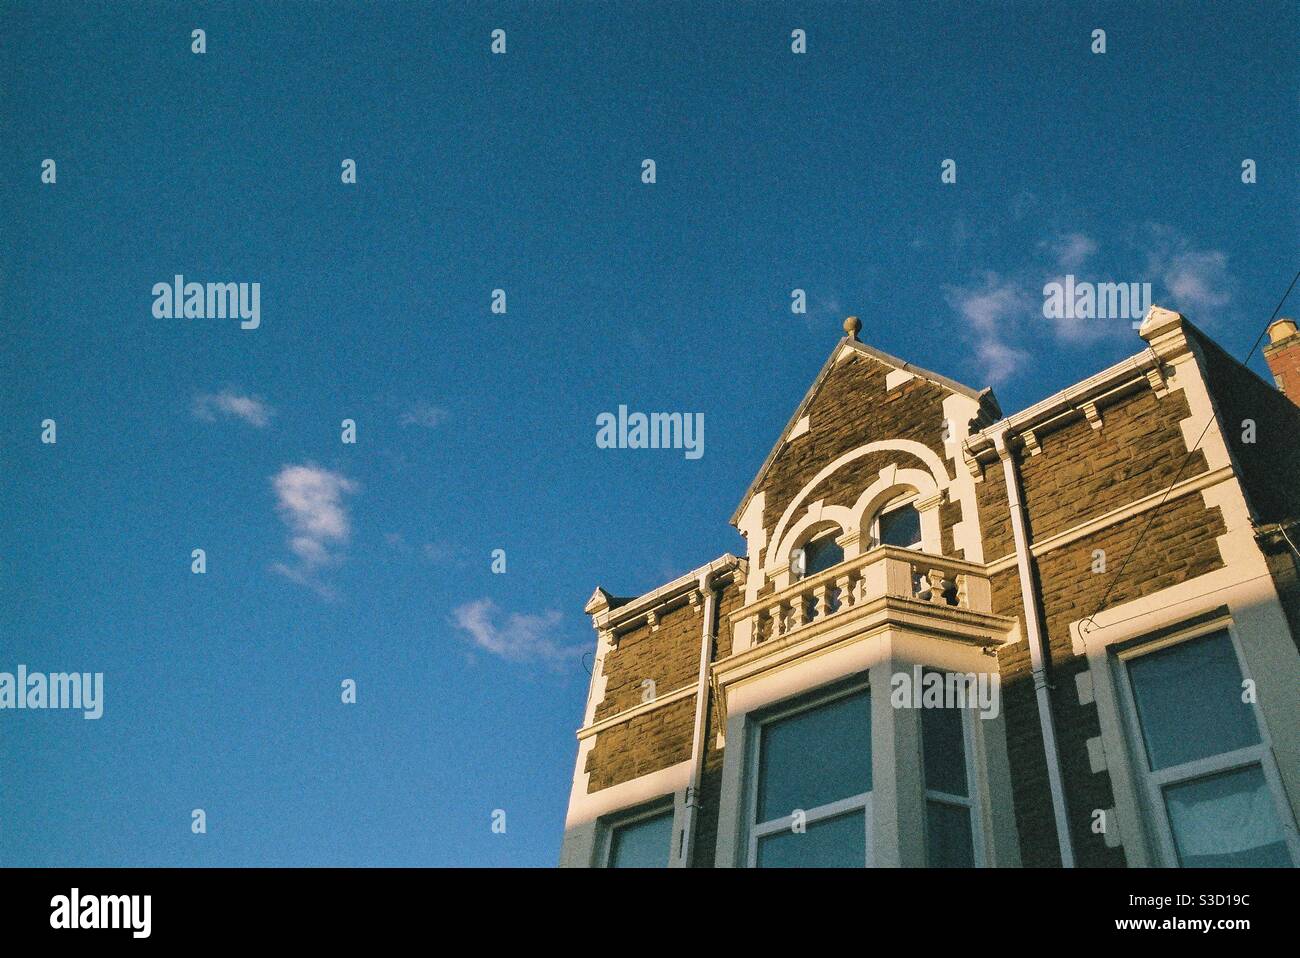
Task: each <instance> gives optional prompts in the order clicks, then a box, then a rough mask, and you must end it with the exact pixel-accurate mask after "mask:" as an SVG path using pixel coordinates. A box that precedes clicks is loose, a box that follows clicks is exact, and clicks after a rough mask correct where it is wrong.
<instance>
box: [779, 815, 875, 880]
mask: <svg viewBox="0 0 1300 958" xmlns="http://www.w3.org/2000/svg"><path fill="white" fill-rule="evenodd" d="M866 864H867V816H866V813H865V812H864V811H863V810H862V809H860V808H859V809H855V810H854V811H852V812H848V813H847V814H844V815H837V816H835V817H834V818H826V819H823V820H822V821H820V822H813V823H811V824H810V825H808V827H807V830H806V831H805V832H804V833H803V834H798V833H796V832H792V831H780V832H775V833H773V834H771V835H765V836H763V837H762V838H760V839H759V840H758V867H759V868H863V867H865V866H866Z"/></svg>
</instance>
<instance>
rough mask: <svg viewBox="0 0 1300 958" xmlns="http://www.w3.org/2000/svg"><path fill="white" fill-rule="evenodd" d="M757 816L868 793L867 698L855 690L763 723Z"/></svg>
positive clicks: (762, 818)
mask: <svg viewBox="0 0 1300 958" xmlns="http://www.w3.org/2000/svg"><path fill="white" fill-rule="evenodd" d="M761 734H762V739H761V743H760V755H759V763H758V818H757V819H756V820H757V821H759V822H768V821H771V820H773V819H776V818H782V817H784V816H786V815H791V814H793V813H794V811H795V809H797V808H801V809H803V810H804V811H810V810H812V809H815V808H820V807H821V806H822V805H828V804H830V803H831V802H837V801H839V800H840V799H844V798H851V797H853V796H854V795H860V794H862V793H863V792H869V791H871V696H870V694H869V693H868V692H865V691H863V692H855V693H854V694H852V695H846V696H844V697H842V698H838V699H833V700H832V701H830V702H826V703H825V704H823V705H818V706H815V707H813V708H810V709H808V710H807V711H805V712H799V713H798V714H796V715H791V716H790V717H789V718H784V719H778V720H777V721H774V722H769V723H767V724H765V725H764V726H763V731H762V733H761Z"/></svg>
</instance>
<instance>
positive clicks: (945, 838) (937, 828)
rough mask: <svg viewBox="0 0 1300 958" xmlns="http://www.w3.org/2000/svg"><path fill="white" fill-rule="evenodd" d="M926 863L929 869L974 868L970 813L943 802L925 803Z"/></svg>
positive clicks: (967, 810)
mask: <svg viewBox="0 0 1300 958" xmlns="http://www.w3.org/2000/svg"><path fill="white" fill-rule="evenodd" d="M925 816H926V822H925V835H926V846H927V848H926V863H927V864H928V865H929V866H930V867H931V868H974V867H975V842H974V839H973V836H972V835H971V829H970V809H969V808H967V807H966V806H965V805H949V804H948V803H946V802H936V801H929V802H926V803H925Z"/></svg>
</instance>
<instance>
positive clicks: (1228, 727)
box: [1128, 632, 1259, 771]
mask: <svg viewBox="0 0 1300 958" xmlns="http://www.w3.org/2000/svg"><path fill="white" fill-rule="evenodd" d="M1128 672H1129V676H1130V677H1131V678H1132V681H1133V697H1134V699H1136V701H1137V710H1138V718H1139V720H1140V721H1141V724H1142V737H1143V739H1144V740H1145V741H1146V747H1147V759H1148V761H1150V763H1151V770H1152V771H1159V770H1160V769H1162V768H1169V767H1171V766H1174V765H1181V764H1183V763H1184V762H1190V761H1193V760H1195V759H1198V758H1208V757H1209V756H1211V755H1221V754H1223V753H1224V752H1231V751H1232V750H1234V749H1238V748H1242V747H1243V746H1246V745H1255V744H1257V743H1258V742H1259V726H1258V725H1256V723H1255V716H1254V714H1253V712H1252V706H1251V705H1249V704H1247V703H1245V702H1242V700H1241V691H1242V690H1241V669H1240V668H1239V667H1238V666H1237V656H1236V654H1235V653H1234V652H1233V648H1232V639H1231V638H1230V637H1229V636H1228V633H1227V632H1216V633H1214V634H1213V635H1207V636H1206V637H1205V638H1203V639H1194V640H1192V641H1191V642H1180V643H1179V644H1178V645H1171V646H1169V647H1168V648H1164V649H1161V650H1160V651H1159V652H1152V653H1150V654H1149V655H1143V656H1141V657H1139V658H1136V659H1133V660H1131V661H1130V662H1129V663H1128Z"/></svg>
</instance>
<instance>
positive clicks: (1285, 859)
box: [1165, 765, 1291, 868]
mask: <svg viewBox="0 0 1300 958" xmlns="http://www.w3.org/2000/svg"><path fill="white" fill-rule="evenodd" d="M1165 807H1166V808H1167V809H1168V810H1169V824H1170V825H1172V826H1173V829H1174V844H1175V845H1176V846H1177V848H1178V860H1179V861H1180V862H1181V863H1182V865H1183V867H1184V868H1270V867H1276V868H1286V867H1289V866H1290V865H1291V856H1290V854H1289V853H1288V851H1287V847H1286V838H1285V836H1284V834H1283V832H1282V826H1281V825H1280V824H1279V823H1278V819H1277V808H1276V806H1275V805H1274V804H1273V795H1272V793H1271V792H1270V791H1269V788H1268V783H1267V782H1265V780H1264V772H1263V769H1261V768H1260V767H1259V766H1258V765H1251V766H1248V767H1247V768H1239V769H1235V770H1233V771H1231V772H1224V773H1221V774H1219V775H1211V776H1209V777H1207V778H1198V779H1194V780H1192V781H1190V782H1183V783H1182V784H1181V785H1170V786H1166V788H1165Z"/></svg>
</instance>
